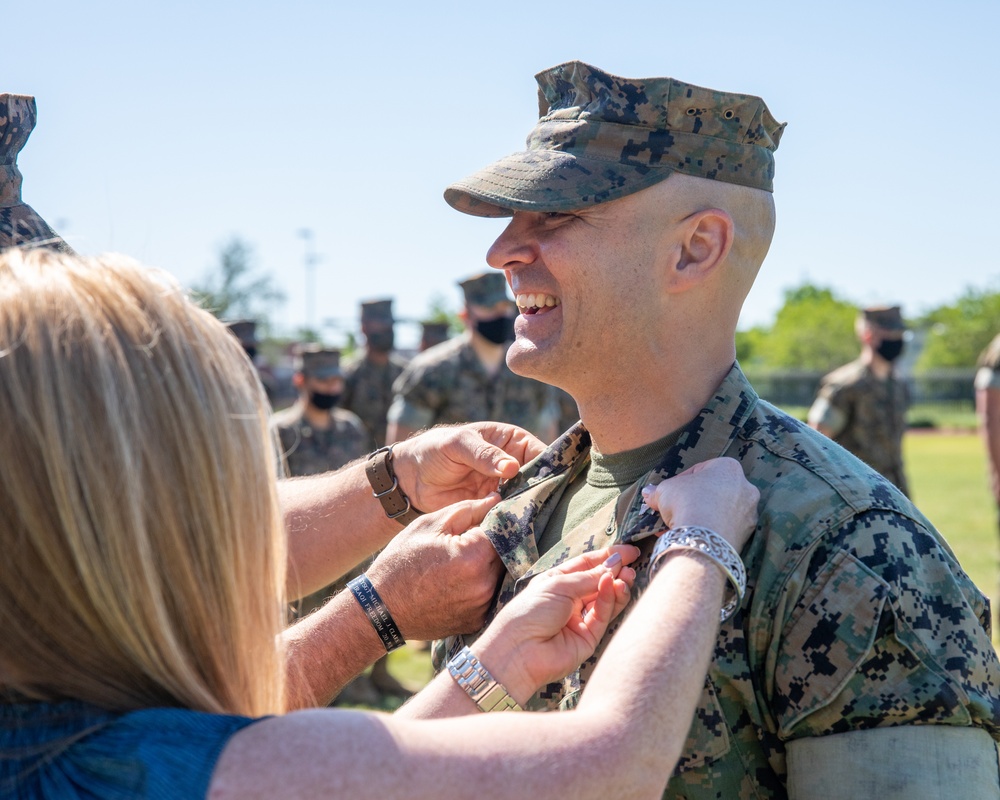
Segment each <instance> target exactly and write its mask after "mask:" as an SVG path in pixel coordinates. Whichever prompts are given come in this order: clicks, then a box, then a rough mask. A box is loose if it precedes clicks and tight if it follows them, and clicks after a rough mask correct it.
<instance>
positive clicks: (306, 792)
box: [213, 459, 758, 800]
mask: <svg viewBox="0 0 1000 800" xmlns="http://www.w3.org/2000/svg"><path fill="white" fill-rule="evenodd" d="M699 473H700V474H699ZM675 482H676V483H675ZM646 499H647V503H648V504H649V505H650V506H651V507H652V508H655V509H657V510H658V511H659V512H660V513H661V515H662V516H663V517H664V519H665V520H668V524H669V526H670V530H669V531H668V533H667V534H665V535H664V537H662V538H661V540H660V541H659V542H658V543H657V545H656V548H655V553H656V556H655V559H656V560H655V565H654V569H655V577H654V578H653V579H652V580H651V581H650V583H649V585H648V587H647V588H646V590H645V591H644V592H643V594H642V596H641V597H640V598H638V600H637V601H635V608H633V609H632V612H631V614H630V615H629V617H628V619H627V620H625V622H624V623H623V624H622V626H621V628H620V629H619V630H618V632H617V633H616V634H615V636H614V638H613V639H612V641H611V642H610V644H609V645H608V648H607V650H606V651H605V652H604V655H603V656H602V658H601V660H600V662H599V663H598V664H597V667H596V668H595V670H594V673H593V675H592V676H591V679H590V681H589V682H588V685H587V687H586V689H585V690H584V692H583V696H582V697H581V700H580V703H579V705H578V706H577V707H576V708H575V709H573V710H572V711H565V712H561V713H548V714H545V713H533V714H525V713H516V711H517V709H518V708H519V707H520V706H521V704H522V703H524V702H526V700H527V699H528V698H529V697H531V695H533V694H534V693H535V692H536V691H537V690H538V689H539V688H540V687H542V686H543V685H545V684H546V683H549V682H550V681H552V680H554V679H557V678H559V677H561V676H563V675H565V674H567V673H569V672H570V671H571V670H572V669H574V668H575V667H576V666H577V665H578V664H579V663H580V662H581V661H582V660H583V659H585V658H587V657H589V656H590V655H591V654H592V653H593V652H594V649H595V648H596V646H597V643H598V641H599V640H600V639H601V637H602V636H603V634H604V632H605V631H606V630H607V626H608V624H609V623H610V621H611V620H612V619H613V618H614V616H615V615H616V614H617V613H619V612H620V611H621V610H622V609H623V608H624V606H625V604H626V603H627V602H629V595H630V592H629V588H628V587H629V585H630V583H631V581H632V579H633V578H634V572H633V571H632V570H631V569H630V568H629V567H628V566H627V564H628V563H629V562H631V561H632V560H633V559H634V558H635V557H636V556H637V555H638V549H637V548H635V547H633V546H631V545H617V546H613V547H611V548H606V549H605V550H602V551H595V552H593V553H588V554H585V555H583V556H579V557H577V558H575V559H572V560H570V561H567V562H565V563H563V564H561V565H560V566H558V567H556V568H554V569H552V570H550V571H549V572H546V573H543V574H541V575H538V576H536V577H535V578H534V579H533V580H532V581H531V582H530V583H529V584H528V586H527V587H526V588H525V589H524V591H523V592H522V593H521V594H520V595H518V596H517V597H516V598H515V599H514V600H513V601H511V602H510V603H509V604H508V605H507V606H505V607H504V608H503V609H502V610H501V612H500V613H499V614H498V615H497V617H496V619H495V620H494V621H493V622H492V623H491V624H490V626H489V627H488V628H487V629H486V631H485V632H484V633H483V634H482V635H481V636H480V637H479V639H477V640H476V642H475V643H474V644H473V645H471V647H470V648H469V649H468V650H467V651H463V652H462V653H460V654H459V655H458V656H457V657H456V658H455V659H453V660H452V662H451V663H450V664H449V669H448V670H446V671H443V672H442V673H441V674H439V675H438V676H437V677H436V678H435V679H434V680H433V681H432V682H431V684H430V685H429V686H428V687H426V688H425V689H424V690H423V691H421V692H420V693H419V694H418V695H417V696H416V697H414V698H413V699H411V700H410V701H409V702H408V703H407V704H406V705H404V706H403V707H402V708H401V709H400V710H399V711H398V712H396V713H395V714H393V715H391V716H388V715H384V714H374V713H367V712H356V711H341V710H338V709H314V710H306V711H300V712H294V713H290V714H285V715H282V716H278V717H273V718H270V719H267V720H263V721H261V722H259V723H257V724H255V725H252V726H250V727H247V728H245V729H244V730H243V731H241V732H240V733H238V734H236V735H235V736H234V737H233V738H232V740H231V741H230V743H229V744H228V745H227V747H226V749H225V751H224V752H223V754H222V757H221V759H220V761H219V762H218V765H217V768H216V772H215V774H214V775H213V789H215V788H219V787H223V786H224V787H225V788H226V790H227V791H231V792H232V793H233V795H234V796H239V795H240V793H241V792H242V791H244V790H246V791H249V792H250V793H251V795H252V796H260V797H265V796H274V795H275V794H283V796H300V795H301V796H313V794H314V793H316V792H327V793H329V792H336V793H337V794H343V795H347V794H348V793H349V792H364V793H366V794H370V795H373V796H387V797H394V796H406V797H409V798H413V799H414V800H416V798H422V797H427V798H437V797H440V793H441V791H442V787H451V788H450V791H451V792H452V793H453V794H454V796H456V797H457V796H474V797H524V796H536V797H552V796H559V797H574V798H577V800H584V799H585V798H591V797H593V798H603V797H625V796H627V797H649V798H654V797H659V796H660V795H661V794H662V791H663V787H664V786H665V785H666V782H667V780H668V779H669V776H670V774H671V772H672V770H673V767H674V765H675V764H676V761H677V759H678V758H679V756H680V752H681V748H682V747H683V744H684V740H685V738H686V736H687V732H688V729H689V727H690V724H691V718H692V715H693V713H694V709H695V706H696V704H697V701H698V697H699V695H700V691H701V688H702V685H703V683H704V679H705V672H706V670H707V668H708V664H709V661H710V658H711V653H712V649H713V646H714V643H715V637H716V635H717V631H718V624H719V618H720V611H721V609H722V607H723V605H724V599H725V589H726V585H727V582H729V581H735V582H736V583H737V584H739V583H740V569H739V568H738V567H737V568H736V569H734V565H735V564H737V563H738V562H739V561H740V560H739V556H738V551H739V549H741V548H742V546H743V544H744V543H745V542H746V541H747V539H748V538H749V536H750V534H751V532H752V530H753V527H754V525H755V521H756V505H757V500H758V494H757V491H756V489H754V488H753V487H752V486H751V485H750V484H748V483H747V482H746V480H745V479H744V477H743V473H742V470H741V468H740V466H739V465H738V464H737V463H736V462H735V461H732V460H731V459H717V460H715V461H712V462H706V463H704V464H701V465H699V467H698V468H696V470H694V471H689V472H687V473H683V474H682V475H679V476H677V477H675V478H672V479H670V480H667V481H664V482H663V483H661V484H660V485H659V486H657V487H656V488H655V489H652V490H651V491H650V492H648V493H647V497H646ZM683 528H687V529H688V530H687V531H686V533H685V532H684V531H682V530H681V529H683ZM671 533H674V534H675V535H671ZM720 556H721V561H722V562H723V563H720V558H719V557H720ZM730 573H733V574H732V575H730ZM735 588H736V592H737V594H739V592H740V591H742V589H743V588H744V586H742V585H738V586H736V587H735ZM344 594H346V593H344ZM349 599H350V600H351V602H353V603H355V605H356V606H357V607H358V608H360V605H359V604H358V603H357V602H356V601H355V600H354V599H353V597H351V598H349ZM387 602H388V600H387ZM391 613H392V614H393V615H395V613H396V610H395V609H394V608H392V609H391ZM359 616H360V617H362V618H365V616H366V615H365V614H364V612H359ZM365 622H366V624H368V622H367V619H365ZM368 627H369V631H368V634H369V637H370V639H372V640H374V641H375V642H377V643H378V644H379V646H381V642H380V637H379V636H378V635H376V634H375V632H374V629H373V627H372V625H370V624H369V625H368ZM400 627H401V628H403V626H402V624H401V625H400ZM383 651H384V650H383ZM623 676H627V677H623ZM493 711H503V712H504V713H484V712H493ZM275 742H295V746H294V747H291V748H285V749H283V750H282V751H281V756H282V757H281V758H279V759H277V760H275V759H273V758H270V759H268V758H265V755H267V756H273V754H274V747H275Z"/></svg>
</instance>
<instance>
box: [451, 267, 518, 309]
mask: <svg viewBox="0 0 1000 800" xmlns="http://www.w3.org/2000/svg"><path fill="white" fill-rule="evenodd" d="M458 285H459V286H461V287H462V292H463V293H464V294H465V304H466V305H470V306H495V305H496V304H497V303H501V302H503V301H504V300H506V301H507V302H513V301H512V300H511V299H510V298H509V297H508V296H507V279H506V278H505V277H504V274H503V273H502V272H482V273H480V274H479V275H473V276H472V277H471V278H466V279H465V280H464V281H459V283H458Z"/></svg>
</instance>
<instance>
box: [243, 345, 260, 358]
mask: <svg viewBox="0 0 1000 800" xmlns="http://www.w3.org/2000/svg"><path fill="white" fill-rule="evenodd" d="M243 349H244V350H246V351H247V356H248V357H249V358H250V360H251V361H253V360H254V359H255V358H257V348H256V347H254V346H253V345H252V344H251V345H247V346H246V347H244V348H243Z"/></svg>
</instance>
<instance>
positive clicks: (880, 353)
mask: <svg viewBox="0 0 1000 800" xmlns="http://www.w3.org/2000/svg"><path fill="white" fill-rule="evenodd" d="M855 332H856V333H857V336H858V340H859V341H860V342H861V355H860V357H859V358H857V359H856V360H855V361H852V362H851V363H849V364H845V365H844V366H842V367H839V368H837V369H835V370H834V371H833V372H831V373H830V374H829V375H826V376H825V377H824V378H823V380H822V382H821V384H820V389H819V393H818V395H817V397H816V400H815V402H814V403H813V405H812V408H810V409H809V424H810V425H811V426H812V427H813V428H815V429H816V430H818V431H819V432H820V433H822V434H824V435H826V436H829V437H830V438H831V439H833V440H834V441H835V442H837V444H839V445H841V446H843V447H844V448H846V449H847V450H850V451H851V452H852V453H854V455H856V456H857V457H858V458H860V459H861V460H862V461H864V462H865V463H866V464H868V465H869V466H870V467H872V469H874V470H875V471H877V472H879V473H881V474H882V475H884V476H885V477H886V478H888V479H889V480H890V481H892V482H893V483H894V484H895V485H896V486H897V487H898V488H899V490H900V491H901V492H903V493H904V494H907V495H908V494H909V489H908V487H907V484H906V474H905V472H904V470H903V432H904V431H905V430H906V409H907V407H908V406H909V404H910V396H909V391H908V389H907V386H906V382H905V381H903V380H902V379H901V378H900V377H899V376H897V375H896V373H895V371H894V369H893V365H894V362H895V361H896V359H897V358H899V356H900V355H901V354H902V352H903V345H904V334H905V333H906V325H905V323H904V322H903V315H902V313H901V310H900V307H899V306H878V307H873V308H864V309H862V310H861V311H860V313H859V314H858V317H857V320H856V322H855Z"/></svg>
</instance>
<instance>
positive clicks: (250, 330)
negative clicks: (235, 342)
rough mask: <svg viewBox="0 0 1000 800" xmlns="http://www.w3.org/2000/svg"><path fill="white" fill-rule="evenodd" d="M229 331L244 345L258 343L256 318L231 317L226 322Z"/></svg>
mask: <svg viewBox="0 0 1000 800" xmlns="http://www.w3.org/2000/svg"><path fill="white" fill-rule="evenodd" d="M226 327H227V328H229V332H230V333H231V334H233V336H235V337H236V338H237V339H239V340H240V344H241V345H243V346H244V347H248V346H249V347H253V346H255V345H257V344H258V340H257V320H255V319H233V320H229V321H228V322H226Z"/></svg>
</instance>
